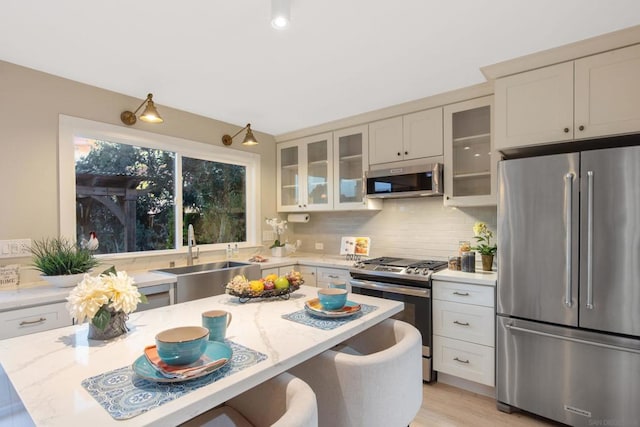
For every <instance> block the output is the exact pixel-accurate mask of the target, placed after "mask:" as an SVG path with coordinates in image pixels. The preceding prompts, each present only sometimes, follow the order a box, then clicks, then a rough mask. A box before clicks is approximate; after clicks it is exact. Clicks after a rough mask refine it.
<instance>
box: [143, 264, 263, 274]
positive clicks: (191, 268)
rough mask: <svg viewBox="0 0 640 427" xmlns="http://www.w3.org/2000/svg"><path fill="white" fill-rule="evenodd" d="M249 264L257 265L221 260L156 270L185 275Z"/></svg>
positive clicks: (247, 265)
mask: <svg viewBox="0 0 640 427" xmlns="http://www.w3.org/2000/svg"><path fill="white" fill-rule="evenodd" d="M249 266H255V265H254V264H250V263H248V262H236V261H220V262H209V263H207V264H196V265H187V266H184V267H170V268H160V269H158V270H155V271H160V272H163V273H171V274H175V275H183V274H197V273H202V272H208V271H213V270H224V269H229V268H237V267H249ZM256 267H257V266H256ZM258 270H260V267H258Z"/></svg>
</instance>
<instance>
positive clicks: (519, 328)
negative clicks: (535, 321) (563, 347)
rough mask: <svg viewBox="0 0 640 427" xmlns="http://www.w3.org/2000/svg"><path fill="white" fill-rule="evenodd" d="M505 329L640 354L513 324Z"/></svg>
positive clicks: (624, 348) (622, 348) (507, 325)
mask: <svg viewBox="0 0 640 427" xmlns="http://www.w3.org/2000/svg"><path fill="white" fill-rule="evenodd" d="M505 327H506V328H507V329H509V330H512V331H518V332H525V333H528V334H533V335H540V336H543V337H548V338H556V339H559V340H563V341H571V342H575V343H578V344H586V345H592V346H595V347H602V348H608V349H611V350H618V351H626V352H628V353H635V354H640V350H636V349H634V348H626V347H618V346H615V345H611V344H604V343H601V342H596V341H588V340H583V339H580V338H573V337H567V336H564V335H555V334H550V333H548V332H542V331H536V330H534V329H527V328H521V327H519V326H514V325H511V324H508V323H507V324H506V325H505Z"/></svg>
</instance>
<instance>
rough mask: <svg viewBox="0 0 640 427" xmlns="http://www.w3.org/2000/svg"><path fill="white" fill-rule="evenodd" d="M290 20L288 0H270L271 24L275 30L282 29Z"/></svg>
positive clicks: (289, 3)
mask: <svg viewBox="0 0 640 427" xmlns="http://www.w3.org/2000/svg"><path fill="white" fill-rule="evenodd" d="M290 21H291V2H290V0H271V26H272V27H273V28H275V29H276V30H284V29H285V28H287V27H288V26H289V22H290Z"/></svg>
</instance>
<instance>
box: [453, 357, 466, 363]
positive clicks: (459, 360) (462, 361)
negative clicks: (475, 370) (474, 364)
mask: <svg viewBox="0 0 640 427" xmlns="http://www.w3.org/2000/svg"><path fill="white" fill-rule="evenodd" d="M453 360H455V361H456V362H460V363H469V359H467V360H462V359H458V358H457V357H454V358H453Z"/></svg>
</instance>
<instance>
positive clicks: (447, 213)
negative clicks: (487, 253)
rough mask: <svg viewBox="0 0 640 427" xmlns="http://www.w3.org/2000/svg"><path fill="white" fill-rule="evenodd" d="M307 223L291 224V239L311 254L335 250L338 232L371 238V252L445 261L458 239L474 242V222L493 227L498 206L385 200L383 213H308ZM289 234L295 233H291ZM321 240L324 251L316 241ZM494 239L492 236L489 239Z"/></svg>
mask: <svg viewBox="0 0 640 427" xmlns="http://www.w3.org/2000/svg"><path fill="white" fill-rule="evenodd" d="M310 215H311V218H310V220H309V222H308V223H304V224H291V225H292V227H290V230H289V233H287V234H288V235H287V236H285V237H287V238H288V239H289V241H292V239H293V241H295V240H296V239H299V240H301V241H302V242H303V244H302V248H301V250H302V251H304V252H309V253H323V254H338V253H339V251H340V238H341V237H342V236H368V237H371V256H374V257H377V256H383V255H385V256H403V257H410V258H429V259H439V260H446V259H447V258H448V256H449V255H453V254H456V253H457V251H458V242H459V241H460V240H469V241H471V242H472V244H474V243H475V240H474V239H473V224H474V223H475V222H476V221H483V222H486V223H487V225H488V226H489V229H491V230H492V231H494V234H495V230H496V216H497V213H496V207H495V206H491V207H474V208H451V207H445V206H443V203H442V198H440V197H427V198H414V199H385V200H384V207H383V209H382V210H381V211H357V212H311V213H310ZM291 234H293V236H292V235H291ZM316 242H320V243H322V244H323V246H324V249H323V250H322V251H318V250H315V249H314V247H315V243H316ZM492 242H493V240H492Z"/></svg>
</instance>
